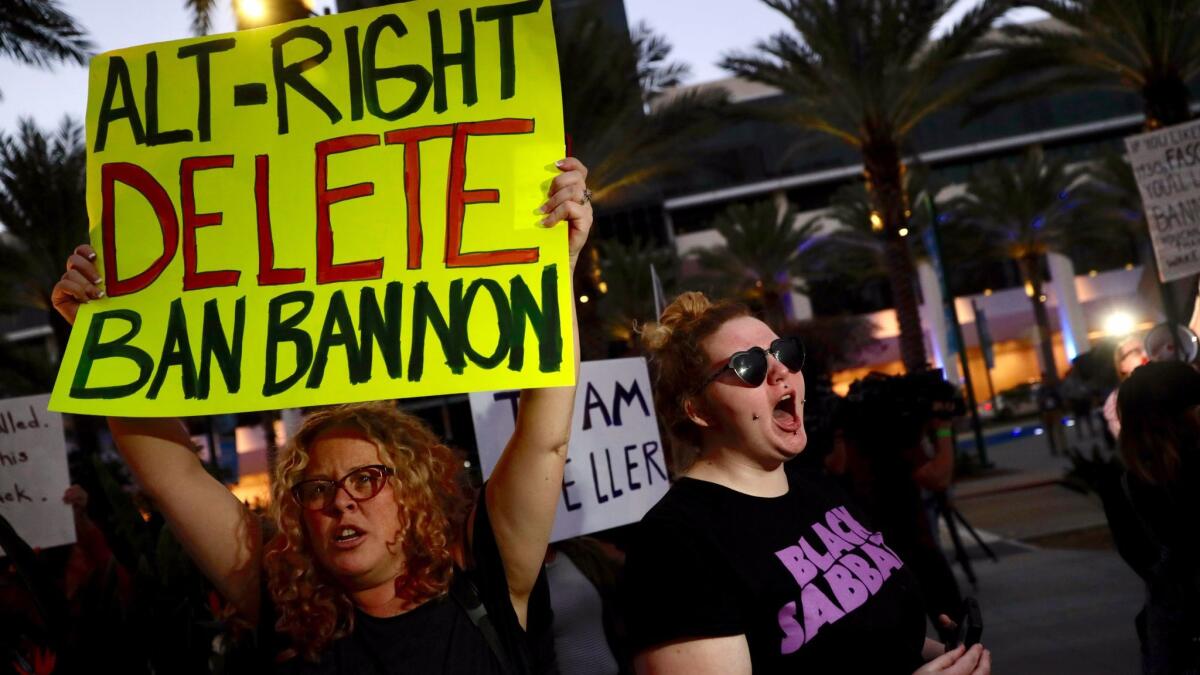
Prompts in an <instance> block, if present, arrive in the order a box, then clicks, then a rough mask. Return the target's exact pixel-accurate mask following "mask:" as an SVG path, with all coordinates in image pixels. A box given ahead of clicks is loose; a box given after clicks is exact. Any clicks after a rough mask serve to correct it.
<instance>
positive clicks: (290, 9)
mask: <svg viewBox="0 0 1200 675" xmlns="http://www.w3.org/2000/svg"><path fill="white" fill-rule="evenodd" d="M312 6H313V0H233V11H234V14H235V15H236V16H237V27H238V30H246V29H249V28H260V27H262V26H269V25H272V24H276V23H283V22H285V21H296V20H297V19H307V18H308V17H310V16H313V11H312Z"/></svg>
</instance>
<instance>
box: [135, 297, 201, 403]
mask: <svg viewBox="0 0 1200 675" xmlns="http://www.w3.org/2000/svg"><path fill="white" fill-rule="evenodd" d="M171 366H179V367H180V369H181V370H182V373H183V397H184V398H185V399H193V398H196V360H195V359H194V358H193V357H192V346H191V342H190V340H189V339H188V331H187V317H185V316H184V314H183V300H181V299H179V298H175V299H174V300H172V301H171V310H170V313H169V314H168V315H167V334H166V337H165V338H164V339H163V348H162V354H161V355H160V356H159V357H158V371H157V372H156V373H155V374H154V381H153V382H151V383H150V391H149V392H147V393H146V398H149V399H152V400H153V399H156V398H158V393H159V391H160V390H161V389H162V386H163V382H164V381H166V379H167V372H169V371H170V370H171Z"/></svg>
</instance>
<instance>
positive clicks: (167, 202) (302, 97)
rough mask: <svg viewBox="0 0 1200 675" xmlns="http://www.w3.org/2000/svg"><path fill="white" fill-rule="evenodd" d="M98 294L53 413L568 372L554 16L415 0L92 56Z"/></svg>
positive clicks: (300, 397) (302, 401)
mask: <svg viewBox="0 0 1200 675" xmlns="http://www.w3.org/2000/svg"><path fill="white" fill-rule="evenodd" d="M89 77H90V88H89V97H88V112H87V128H88V183H87V196H88V211H89V218H90V222H91V227H92V242H93V246H94V247H95V248H96V250H97V251H98V252H99V255H98V259H97V263H98V265H99V268H100V270H101V274H102V276H103V279H104V286H103V287H104V289H105V290H106V292H107V295H106V297H105V298H103V299H101V300H98V301H93V302H91V303H89V304H88V305H85V306H84V307H82V308H81V310H80V313H79V317H78V319H77V321H76V324H75V327H74V330H73V331H72V335H71V341H70V344H69V345H68V348H67V352H66V357H65V360H64V363H63V366H62V368H61V369H60V371H59V375H58V382H57V383H56V385H55V389H54V396H53V399H52V402H51V405H52V407H53V408H54V409H55V410H60V411H69V412H79V413H91V414H106V415H143V416H157V415H180V414H189V415H196V414H213V413H225V412H236V411H243V410H255V409H267V408H281V407H295V406H307V405H316V404H322V403H337V402H345V401H356V400H369V399H381V398H400V397H407V396H427V395H432V394H439V393H449V392H464V391H476V390H490V389H499V388H505V387H509V386H511V384H512V382H513V381H514V376H519V378H520V380H519V381H520V382H521V383H522V386H529V387H541V386H556V385H564V384H569V383H570V382H571V381H572V379H573V373H572V369H571V368H569V367H564V364H568V365H569V364H570V363H571V362H572V360H573V355H572V353H571V350H572V345H573V339H572V336H571V334H570V331H571V322H570V316H571V313H570V307H571V305H570V302H571V300H572V298H571V293H570V278H569V276H570V275H569V266H568V261H567V246H566V233H565V228H563V227H558V228H553V229H547V228H544V227H541V226H540V218H541V215H542V214H540V213H538V212H537V208H538V207H539V206H540V205H541V203H542V202H543V201H545V193H546V190H547V189H548V187H549V182H550V180H551V179H552V178H553V176H554V175H556V174H557V171H556V170H555V168H554V166H553V162H554V161H555V160H557V159H559V158H560V157H561V156H562V155H563V154H564V152H563V150H564V148H563V139H564V134H563V125H562V105H561V95H560V92H559V85H558V70H557V57H556V53H555V47H554V31H553V26H552V23H551V16H550V3H549V2H546V1H545V0H524V1H522V2H496V1H495V0H491V1H487V0H424V1H422V0H418V1H416V2H408V3H403V4H397V5H388V6H386V7H381V8H378V9H372V10H363V11H358V12H350V13H347V14H342V15H334V16H327V17H322V18H318V19H311V20H306V21H297V22H292V23H287V24H282V25H278V26H271V27H268V28H261V29H258V30H253V31H247V32H241V33H235V34H232V35H220V36H211V37H205V38H197V39H190V40H181V41H178V42H167V43H161V44H154V45H147V46H142V47H133V48H130V49H122V50H118V51H114V52H109V53H106V54H103V55H101V56H98V57H96V58H95V59H94V60H93V62H92V66H91V73H90V76H89Z"/></svg>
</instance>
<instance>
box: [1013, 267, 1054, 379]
mask: <svg viewBox="0 0 1200 675" xmlns="http://www.w3.org/2000/svg"><path fill="white" fill-rule="evenodd" d="M1020 267H1021V276H1023V277H1025V279H1024V281H1025V283H1027V284H1029V286H1028V288H1031V289H1032V290H1033V294H1032V295H1031V296H1030V297H1029V301H1030V302H1032V303H1033V319H1034V321H1035V322H1036V323H1037V330H1038V342H1039V343H1040V345H1039V348H1040V349H1041V351H1042V384H1043V385H1047V386H1057V385H1058V365H1057V364H1056V363H1055V360H1054V331H1053V330H1051V328H1050V314H1049V312H1047V311H1046V301H1045V300H1044V299H1043V298H1045V297H1046V296H1045V295H1044V294H1043V293H1042V290H1043V288H1042V271H1041V260H1040V258H1039V257H1038V256H1026V257H1024V258H1022V259H1021V261H1020Z"/></svg>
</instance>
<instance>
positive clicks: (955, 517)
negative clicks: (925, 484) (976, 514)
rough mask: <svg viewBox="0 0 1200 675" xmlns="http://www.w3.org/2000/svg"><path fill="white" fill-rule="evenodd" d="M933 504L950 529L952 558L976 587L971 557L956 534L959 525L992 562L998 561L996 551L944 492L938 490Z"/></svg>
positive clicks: (977, 585)
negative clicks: (952, 546)
mask: <svg viewBox="0 0 1200 675" xmlns="http://www.w3.org/2000/svg"><path fill="white" fill-rule="evenodd" d="M934 504H935V505H936V506H937V509H938V512H939V513H940V514H941V516H942V517H943V518H945V519H946V529H947V530H949V531H950V541H951V542H952V543H953V544H954V559H955V560H956V561H958V565H959V567H961V568H962V571H963V574H966V575H967V581H970V582H971V588H975V589H978V588H979V580H978V579H977V578H976V577H975V569H974V568H973V567H971V557H970V556H968V555H967V549H966V547H964V546H963V543H962V537H960V536H959V535H958V527H959V525H961V526H962V527H963V528H965V529H966V530H967V533H968V534H970V535H971V538H972V539H974V540H975V543H976V544H979V548H981V549H983V552H984V553H986V554H987V556H988V557H989V558H991V559H992V562H999V559H998V558H997V557H996V553H995V552H994V551H992V549H991V547H989V546H988V545H987V543H985V542H984V541H983V538H982V537H980V536H979V533H978V532H976V531H975V528H974V527H972V526H971V523H969V522H967V519H966V517H965V516H963V514H962V513H961V512H959V510H958V509H956V508H954V505H953V504H951V503H950V499H949V498H948V497H947V496H946V493H945V492H939V493H937V494H936V495H935V496H934Z"/></svg>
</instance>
